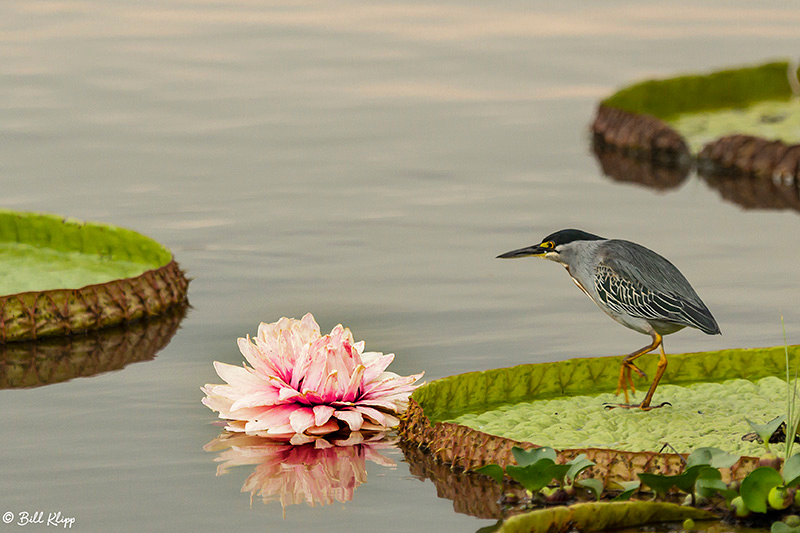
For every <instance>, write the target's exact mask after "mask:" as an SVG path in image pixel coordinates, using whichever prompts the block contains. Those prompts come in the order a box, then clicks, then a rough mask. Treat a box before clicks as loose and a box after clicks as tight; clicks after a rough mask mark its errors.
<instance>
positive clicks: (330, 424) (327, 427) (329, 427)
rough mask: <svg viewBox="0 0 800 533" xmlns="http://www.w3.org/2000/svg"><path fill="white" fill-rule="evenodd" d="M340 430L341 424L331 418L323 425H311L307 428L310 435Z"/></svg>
mask: <svg viewBox="0 0 800 533" xmlns="http://www.w3.org/2000/svg"><path fill="white" fill-rule="evenodd" d="M335 431H339V424H338V422H336V420H334V419H332V418H331V419H330V420H328V421H327V422H325V423H324V424H322V425H321V426H311V427H310V428H308V429H307V430H306V433H308V434H309V435H327V434H328V433H333V432H335Z"/></svg>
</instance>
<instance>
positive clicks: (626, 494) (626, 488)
mask: <svg viewBox="0 0 800 533" xmlns="http://www.w3.org/2000/svg"><path fill="white" fill-rule="evenodd" d="M617 485H619V486H620V487H621V488H622V492H621V493H620V494H618V495H617V496H616V497H615V498H613V499H612V500H611V501H612V502H622V501H625V500H629V499H630V497H631V496H633V493H634V492H636V491H637V490H639V487H641V486H642V482H641V481H639V480H638V479H637V480H634V481H619V482H617Z"/></svg>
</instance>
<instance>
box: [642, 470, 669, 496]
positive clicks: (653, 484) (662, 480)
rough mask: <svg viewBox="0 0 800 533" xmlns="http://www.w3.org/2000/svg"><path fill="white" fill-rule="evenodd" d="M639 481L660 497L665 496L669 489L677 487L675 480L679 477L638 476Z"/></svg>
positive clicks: (659, 475) (660, 475)
mask: <svg viewBox="0 0 800 533" xmlns="http://www.w3.org/2000/svg"><path fill="white" fill-rule="evenodd" d="M636 475H637V476H639V479H640V480H641V481H642V483H644V484H645V485H647V486H648V487H650V488H651V489H653V491H654V492H655V493H656V494H658V495H659V496H664V495H665V494H666V493H667V492H669V489H671V488H672V487H674V486H675V479H676V478H677V477H678V476H665V475H662V474H636Z"/></svg>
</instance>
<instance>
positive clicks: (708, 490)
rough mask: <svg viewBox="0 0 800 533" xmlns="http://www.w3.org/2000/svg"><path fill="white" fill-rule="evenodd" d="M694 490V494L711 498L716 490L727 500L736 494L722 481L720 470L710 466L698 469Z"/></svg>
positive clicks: (736, 494)
mask: <svg viewBox="0 0 800 533" xmlns="http://www.w3.org/2000/svg"><path fill="white" fill-rule="evenodd" d="M694 490H695V493H696V494H698V495H700V496H702V497H704V498H711V497H713V496H714V495H715V494H716V493H718V492H719V493H720V494H722V496H723V497H724V498H725V499H726V500H728V501H730V500H732V499H733V498H735V497H736V496H738V493H737V492H736V491H735V490H730V489H729V488H728V485H726V484H725V483H724V482H723V481H722V474H721V473H720V471H719V470H717V469H716V468H711V467H706V468H705V469H703V470H701V471H700V475H699V476H698V477H697V481H696V482H695V485H694Z"/></svg>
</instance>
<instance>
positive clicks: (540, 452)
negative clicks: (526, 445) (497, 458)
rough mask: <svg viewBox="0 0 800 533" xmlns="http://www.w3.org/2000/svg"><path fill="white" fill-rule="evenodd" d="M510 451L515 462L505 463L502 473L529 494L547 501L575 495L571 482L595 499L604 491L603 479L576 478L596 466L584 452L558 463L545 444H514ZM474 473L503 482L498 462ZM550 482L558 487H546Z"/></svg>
mask: <svg viewBox="0 0 800 533" xmlns="http://www.w3.org/2000/svg"><path fill="white" fill-rule="evenodd" d="M511 453H512V454H513V455H514V459H516V461H517V464H516V465H508V466H507V467H506V469H505V474H507V475H508V477H510V478H511V479H513V480H514V481H516V482H517V483H519V484H520V485H522V486H523V487H525V489H527V490H528V492H529V493H531V495H533V494H536V493H541V495H542V496H544V498H545V499H546V500H547V501H558V500H565V499H567V498H568V497H569V496H570V493H573V494H574V485H578V486H580V487H584V488H586V489H587V490H589V491H590V492H592V493H593V494H595V496H596V497H597V499H599V498H600V494H601V493H602V491H603V485H602V482H600V481H599V480H594V479H592V480H579V479H577V477H578V476H579V475H580V474H581V473H582V472H583V471H584V470H586V469H587V468H591V467H592V466H594V465H595V463H594V462H593V461H590V460H589V459H587V458H586V455H585V454H580V455H579V456H577V457H575V458H574V459H572V460H571V461H569V462H567V463H565V464H557V463H556V451H555V450H554V449H553V448H549V447H547V446H543V447H541V448H533V449H530V450H525V449H523V448H520V447H518V446H515V447H514V448H512V449H511ZM477 472H478V473H480V474H484V475H487V476H489V477H491V478H492V479H494V480H495V481H497V482H498V483H502V482H503V474H504V472H503V468H502V467H501V466H500V465H496V464H490V465H486V466H483V467H481V468H479V469H478V470H477ZM553 481H556V482H557V483H558V487H553V488H550V487H548V485H550V484H551V483H552V482H553ZM598 484H599V485H598Z"/></svg>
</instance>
